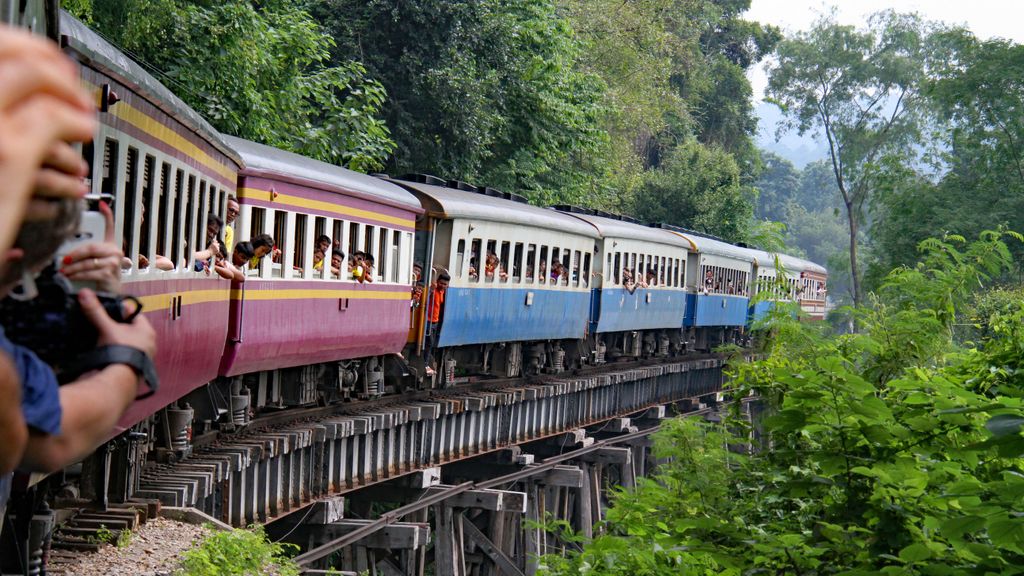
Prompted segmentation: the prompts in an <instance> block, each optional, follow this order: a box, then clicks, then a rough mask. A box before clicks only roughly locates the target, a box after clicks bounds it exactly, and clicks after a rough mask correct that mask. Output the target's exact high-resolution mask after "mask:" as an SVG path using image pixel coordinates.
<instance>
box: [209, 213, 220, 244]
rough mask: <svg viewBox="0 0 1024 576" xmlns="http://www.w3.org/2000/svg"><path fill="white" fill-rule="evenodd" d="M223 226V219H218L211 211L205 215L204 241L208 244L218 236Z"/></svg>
mask: <svg viewBox="0 0 1024 576" xmlns="http://www.w3.org/2000/svg"><path fill="white" fill-rule="evenodd" d="M223 227H224V221H223V220H221V219H220V216H217V215H216V214H214V213H213V212H210V213H209V214H207V215H206V243H207V244H209V243H210V242H212V241H213V240H214V239H215V238H217V237H218V236H220V231H221V228H223Z"/></svg>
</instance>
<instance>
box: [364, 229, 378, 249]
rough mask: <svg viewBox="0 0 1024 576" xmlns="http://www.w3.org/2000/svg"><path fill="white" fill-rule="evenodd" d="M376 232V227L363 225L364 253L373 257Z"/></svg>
mask: <svg viewBox="0 0 1024 576" xmlns="http://www.w3.org/2000/svg"><path fill="white" fill-rule="evenodd" d="M375 232H376V227H375V226H370V225H368V224H364V225H363V244H362V247H363V252H366V253H367V254H370V255H372V254H373V235H374V233H375Z"/></svg>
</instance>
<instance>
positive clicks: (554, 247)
mask: <svg viewBox="0 0 1024 576" xmlns="http://www.w3.org/2000/svg"><path fill="white" fill-rule="evenodd" d="M394 182H396V183H398V184H400V185H402V186H404V187H406V188H407V189H409V190H410V191H412V192H413V193H415V194H416V196H417V197H418V198H419V200H420V201H421V203H422V204H423V207H424V209H425V210H426V221H425V222H424V223H423V225H422V226H421V227H420V229H419V230H418V232H417V234H418V237H417V245H418V246H419V249H418V252H419V253H420V254H422V255H423V258H425V260H424V261H430V262H432V263H433V265H434V267H435V268H437V269H439V270H445V271H447V272H448V273H449V274H450V276H451V283H450V287H449V289H448V294H447V296H446V298H445V303H444V312H443V318H442V320H441V322H440V329H439V331H438V333H437V335H436V341H435V342H434V345H436V346H437V347H438V348H440V349H444V350H445V351H446V352H445V354H446V356H445V362H447V363H448V364H447V365H446V369H447V371H448V374H446V375H445V377H446V378H450V377H452V376H453V373H452V372H451V370H453V369H454V368H453V367H454V366H455V365H461V366H463V367H466V368H471V369H472V370H473V371H475V372H482V373H495V374H502V375H507V376H515V375H518V374H519V373H520V362H521V361H523V362H525V365H526V367H527V368H528V369H530V370H539V369H541V368H549V369H552V370H560V369H562V368H565V367H568V366H570V365H573V364H576V363H578V362H579V361H581V360H582V359H583V358H584V357H585V356H586V352H585V351H583V350H582V348H581V347H579V346H577V343H580V344H581V343H582V341H583V338H584V337H585V335H586V331H587V318H588V309H589V305H590V288H589V284H588V282H589V277H590V270H591V266H592V256H593V252H594V243H595V241H596V240H597V239H598V234H597V231H596V230H595V229H594V228H593V227H592V226H590V225H589V224H587V223H585V222H581V221H580V220H578V219H576V218H573V217H571V216H568V215H565V214H562V213H560V212H557V211H555V210H550V209H544V208H538V207H536V206H531V205H529V204H526V203H525V201H514V200H511V199H508V198H515V196H514V195H510V194H503V193H501V192H498V191H494V190H489V189H478V188H476V187H474V186H471V185H466V184H463V183H456V182H453V183H452V186H446V185H444V184H445V183H444V181H442V180H440V179H431V178H430V177H421V178H419V181H415V180H394ZM460 188H461V189H460ZM488 192H489V193H490V194H488ZM489 255H493V257H496V258H497V261H498V262H499V264H497V265H495V266H494V267H493V269H490V270H489V269H488V268H489V267H488V263H487V259H488V256H489ZM556 268H562V269H564V273H562V274H558V275H557V276H556V275H555V274H554V271H555V269H556ZM428 272H429V271H428ZM428 281H429V278H428ZM426 308H427V307H424V308H423V309H421V310H425V309H426ZM421 313H422V312H421ZM505 343H509V344H510V345H509V346H505ZM524 343H529V344H531V346H530V347H528V348H527V349H526V350H523V349H522V345H523V344H524ZM566 348H569V349H568V350H567V349H566Z"/></svg>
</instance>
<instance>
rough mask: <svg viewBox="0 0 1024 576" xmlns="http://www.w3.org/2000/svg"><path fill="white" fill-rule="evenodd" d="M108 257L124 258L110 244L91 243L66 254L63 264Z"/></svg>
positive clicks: (115, 247) (116, 248)
mask: <svg viewBox="0 0 1024 576" xmlns="http://www.w3.org/2000/svg"><path fill="white" fill-rule="evenodd" d="M109 256H116V257H118V258H120V257H121V256H124V253H123V252H121V249H120V248H118V247H117V245H116V244H114V243H112V242H92V243H89V244H85V245H84V246H79V247H78V248H75V249H74V250H72V251H71V252H68V254H67V256H65V257H64V264H73V263H75V262H78V261H80V260H85V259H87V258H106V257H109Z"/></svg>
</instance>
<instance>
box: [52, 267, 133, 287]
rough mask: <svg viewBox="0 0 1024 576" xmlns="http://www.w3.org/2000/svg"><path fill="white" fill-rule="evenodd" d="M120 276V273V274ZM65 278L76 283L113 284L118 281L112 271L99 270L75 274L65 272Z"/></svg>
mask: <svg viewBox="0 0 1024 576" xmlns="http://www.w3.org/2000/svg"><path fill="white" fill-rule="evenodd" d="M118 274H120V272H118ZM64 277H65V278H67V279H68V280H71V281H74V282H113V281H116V280H118V278H116V277H115V276H114V275H113V274H112V273H111V272H110V270H106V269H98V268H93V269H92V270H83V271H81V272H75V273H68V272H64ZM104 289H105V288H104Z"/></svg>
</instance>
